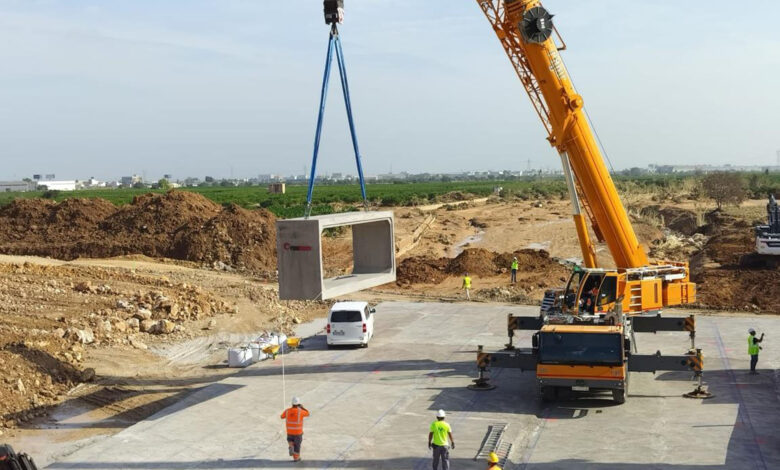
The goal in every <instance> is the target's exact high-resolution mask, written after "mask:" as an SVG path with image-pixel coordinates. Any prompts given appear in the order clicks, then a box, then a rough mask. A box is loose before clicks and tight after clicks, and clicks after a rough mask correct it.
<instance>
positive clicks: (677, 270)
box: [542, 263, 696, 323]
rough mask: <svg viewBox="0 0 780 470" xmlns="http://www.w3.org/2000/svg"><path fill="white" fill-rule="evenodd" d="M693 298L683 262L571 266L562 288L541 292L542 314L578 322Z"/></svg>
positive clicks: (661, 306) (648, 310)
mask: <svg viewBox="0 0 780 470" xmlns="http://www.w3.org/2000/svg"><path fill="white" fill-rule="evenodd" d="M695 298H696V288H695V284H693V283H691V282H689V280H688V267H687V265H685V264H684V263H677V264H652V265H650V266H648V267H645V268H636V269H600V268H580V267H575V269H574V271H573V272H572V274H571V276H570V277H569V280H568V282H567V283H566V287H564V288H562V289H561V288H559V289H552V290H549V291H547V292H546V293H545V299H544V300H543V302H542V315H547V316H553V317H555V316H559V317H564V318H566V319H567V320H569V321H570V320H571V319H572V318H571V317H576V320H577V321H580V322H581V321H583V320H585V319H590V318H594V317H595V319H599V318H601V319H604V318H605V317H606V316H607V315H608V314H610V313H612V312H616V311H617V310H618V308H617V307H618V306H619V307H620V311H621V312H623V313H625V314H638V313H647V312H653V311H658V310H660V309H661V308H663V307H664V306H672V305H679V304H683V303H690V302H693V301H694V300H695ZM618 304H619V305H618ZM597 323H598V322H597Z"/></svg>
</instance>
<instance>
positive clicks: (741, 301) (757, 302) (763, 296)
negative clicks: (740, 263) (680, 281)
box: [694, 269, 780, 313]
mask: <svg viewBox="0 0 780 470" xmlns="http://www.w3.org/2000/svg"><path fill="white" fill-rule="evenodd" d="M694 280H695V281H696V283H697V294H696V295H697V298H698V301H699V303H700V304H701V306H703V307H707V308H717V309H725V310H754V311H766V312H772V313H777V312H780V296H778V295H777V292H776V289H775V288H776V286H778V285H780V269H762V270H749V269H713V270H706V271H704V272H702V273H700V274H699V275H697V276H696V277H695V279H694Z"/></svg>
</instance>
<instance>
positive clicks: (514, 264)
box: [512, 260, 518, 271]
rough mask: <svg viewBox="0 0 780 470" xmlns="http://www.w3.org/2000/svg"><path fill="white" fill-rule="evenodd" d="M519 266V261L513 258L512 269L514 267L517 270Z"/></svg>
mask: <svg viewBox="0 0 780 470" xmlns="http://www.w3.org/2000/svg"><path fill="white" fill-rule="evenodd" d="M517 266H518V263H517V261H515V260H512V269H514V270H515V271H517Z"/></svg>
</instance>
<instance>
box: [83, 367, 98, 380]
mask: <svg viewBox="0 0 780 470" xmlns="http://www.w3.org/2000/svg"><path fill="white" fill-rule="evenodd" d="M93 380H95V369H93V368H91V367H87V368H86V369H84V370H83V371H81V381H82V382H92V381H93Z"/></svg>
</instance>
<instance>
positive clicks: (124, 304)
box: [116, 299, 130, 310]
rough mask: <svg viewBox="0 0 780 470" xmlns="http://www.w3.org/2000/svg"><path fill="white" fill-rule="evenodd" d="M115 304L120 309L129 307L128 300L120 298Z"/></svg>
mask: <svg viewBox="0 0 780 470" xmlns="http://www.w3.org/2000/svg"><path fill="white" fill-rule="evenodd" d="M116 306H117V308H121V309H124V310H127V309H129V308H130V302H128V301H127V300H121V299H120V300H117V301H116Z"/></svg>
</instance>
